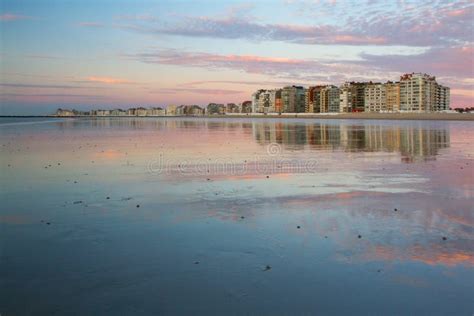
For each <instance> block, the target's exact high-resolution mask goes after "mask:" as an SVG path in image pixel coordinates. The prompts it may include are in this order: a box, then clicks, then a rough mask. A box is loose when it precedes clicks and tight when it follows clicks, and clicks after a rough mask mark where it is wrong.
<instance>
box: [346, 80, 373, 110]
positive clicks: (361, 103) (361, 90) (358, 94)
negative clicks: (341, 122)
mask: <svg viewBox="0 0 474 316" xmlns="http://www.w3.org/2000/svg"><path fill="white" fill-rule="evenodd" d="M371 83H372V82H350V83H349V85H350V87H351V96H352V101H351V103H352V112H364V110H365V87H366V86H367V85H368V84H371Z"/></svg>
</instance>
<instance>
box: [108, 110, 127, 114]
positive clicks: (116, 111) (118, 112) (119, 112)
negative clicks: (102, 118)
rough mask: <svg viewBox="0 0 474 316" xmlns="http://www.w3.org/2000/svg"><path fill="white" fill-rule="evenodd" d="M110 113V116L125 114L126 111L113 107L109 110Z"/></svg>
mask: <svg viewBox="0 0 474 316" xmlns="http://www.w3.org/2000/svg"><path fill="white" fill-rule="evenodd" d="M110 115H112V116H125V115H127V111H124V110H122V109H113V110H111V111H110Z"/></svg>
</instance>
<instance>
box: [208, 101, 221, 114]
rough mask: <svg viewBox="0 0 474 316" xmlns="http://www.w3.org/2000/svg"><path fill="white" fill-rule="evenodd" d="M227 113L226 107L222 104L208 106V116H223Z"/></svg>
mask: <svg viewBox="0 0 474 316" xmlns="http://www.w3.org/2000/svg"><path fill="white" fill-rule="evenodd" d="M224 113H225V106H224V104H221V103H209V104H208V105H207V109H206V114H207V115H223V114H224Z"/></svg>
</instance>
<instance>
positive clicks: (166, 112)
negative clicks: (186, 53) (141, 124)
mask: <svg viewBox="0 0 474 316" xmlns="http://www.w3.org/2000/svg"><path fill="white" fill-rule="evenodd" d="M251 112H252V102H251V101H245V102H242V103H240V104H235V103H227V104H222V103H209V104H208V105H207V107H204V108H203V107H200V106H199V105H179V106H176V105H168V106H167V107H166V108H165V109H163V108H161V107H151V108H145V107H137V108H130V109H127V110H122V109H113V110H90V111H78V110H75V109H72V110H70V109H62V108H60V109H58V110H57V111H56V114H55V115H56V116H99V117H100V116H202V115H224V114H229V113H251Z"/></svg>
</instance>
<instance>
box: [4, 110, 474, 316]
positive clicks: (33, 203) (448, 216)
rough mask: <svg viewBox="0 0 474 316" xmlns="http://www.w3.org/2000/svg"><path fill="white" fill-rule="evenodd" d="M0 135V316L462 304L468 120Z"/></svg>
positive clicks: (471, 253) (433, 310) (469, 269)
mask: <svg viewBox="0 0 474 316" xmlns="http://www.w3.org/2000/svg"><path fill="white" fill-rule="evenodd" d="M0 123H1V124H0V150H1V157H2V160H1V163H0V171H1V174H2V176H1V177H0V187H1V188H2V189H1V190H0V199H1V201H2V203H1V208H0V285H1V286H0V297H1V298H2V299H1V300H0V312H1V313H2V315H3V314H5V315H31V314H38V315H50V314H61V315H67V314H84V315H90V314H100V315H108V314H130V315H138V314H140V315H156V314H167V315H175V314H181V315H182V314H193V315H194V314H202V315H211V314H212V315H215V314H220V315H228V314H238V315H248V314H254V315H276V314H283V315H314V314H322V315H329V314H333V315H334V314H337V315H347V314H350V315H366V314H383V315H385V314H399V315H405V314H421V315H447V314H449V315H470V314H472V311H473V310H474V301H473V300H472V293H474V247H473V245H474V230H473V227H474V216H473V214H474V208H473V205H474V180H473V174H474V159H473V158H474V146H473V144H474V124H472V123H471V122H462V121H459V122H454V121H449V122H448V121H393V120H390V121H382V120H380V121H379V120H367V121H364V120H338V121H336V120H316V119H308V120H304V119H266V120H263V119H250V118H240V119H239V118H233V119H229V118H167V119H153V118H152V119H150V118H114V119H112V118H96V119H87V118H81V119H54V118H47V119H45V120H42V119H35V120H33V121H31V122H29V121H28V120H12V119H9V120H6V121H3V122H0Z"/></svg>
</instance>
